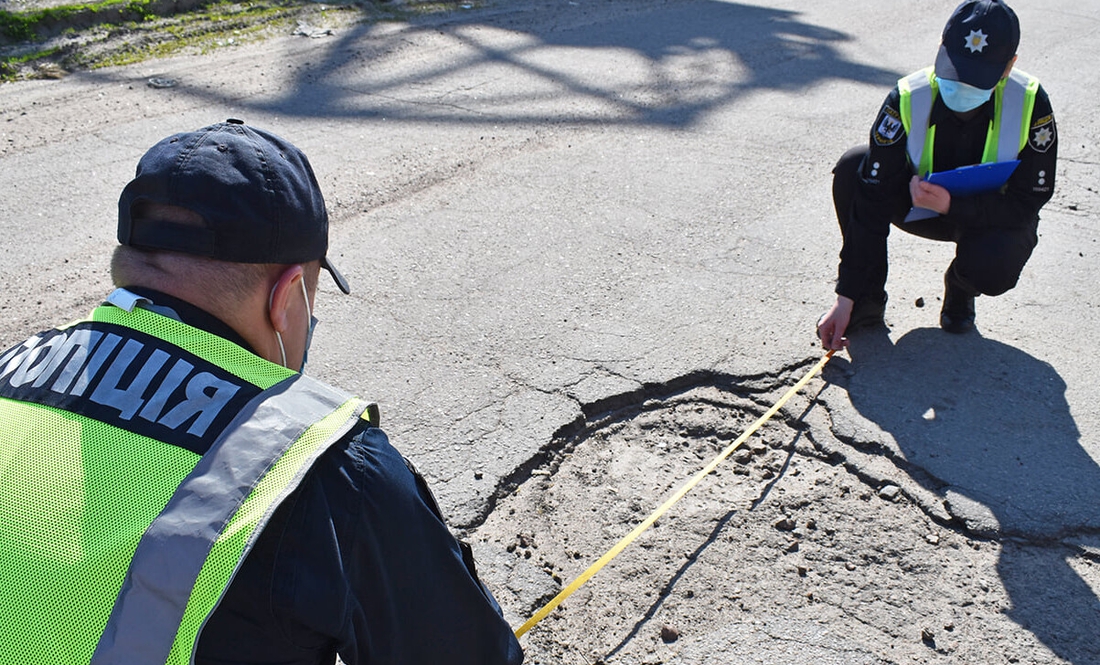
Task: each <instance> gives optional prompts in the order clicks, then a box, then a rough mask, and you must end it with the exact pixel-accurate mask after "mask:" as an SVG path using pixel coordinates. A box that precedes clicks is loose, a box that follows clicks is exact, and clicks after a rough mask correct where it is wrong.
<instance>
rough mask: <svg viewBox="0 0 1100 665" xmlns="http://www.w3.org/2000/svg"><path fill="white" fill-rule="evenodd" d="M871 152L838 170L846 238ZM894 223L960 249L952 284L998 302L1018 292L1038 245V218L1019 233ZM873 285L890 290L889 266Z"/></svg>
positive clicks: (836, 200)
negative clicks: (1012, 291) (1013, 290)
mask: <svg viewBox="0 0 1100 665" xmlns="http://www.w3.org/2000/svg"><path fill="white" fill-rule="evenodd" d="M868 152H869V148H868V146H867V145H866V144H864V145H860V146H857V147H855V148H852V149H851V150H849V151H848V152H846V153H844V156H842V157H841V158H840V161H838V162H837V164H836V167H834V169H833V205H834V206H835V208H836V215H837V221H838V222H839V223H840V232H841V234H844V233H845V231H846V227H847V225H848V220H849V219H851V213H852V205H853V201H854V198H855V195H856V186H857V183H858V182H859V173H860V165H861V164H862V162H863V159H864V158H865V157H866V156H867V153H868ZM890 222H891V224H893V225H894V226H896V227H897V228H899V229H901V230H902V231H905V232H906V233H912V234H913V235H917V236H920V237H922V238H928V239H930V240H939V241H944V242H953V243H955V260H954V261H952V262H951V265H950V266H949V267H948V270H947V279H949V280H952V281H953V282H954V283H955V284H957V285H958V286H959V287H961V288H963V289H964V290H965V291H969V292H970V293H971V294H972V295H978V294H982V293H984V294H986V295H990V296H998V295H1001V294H1002V293H1004V292H1006V291H1008V290H1009V289H1011V288H1013V287H1014V286H1016V282H1017V280H1018V279H1019V278H1020V273H1021V272H1022V271H1023V269H1024V264H1026V263H1027V260H1028V259H1029V258H1030V257H1031V251H1032V250H1033V249H1034V248H1035V245H1036V244H1037V243H1038V236H1037V233H1036V230H1037V228H1038V224H1039V220H1038V218H1036V219H1035V221H1034V223H1033V224H1030V225H1028V226H1025V227H1024V228H1018V229H1014V228H1000V227H994V228H975V229H972V228H964V227H961V226H960V225H958V224H956V223H954V222H952V221H950V220H948V219H946V218H944V217H933V218H931V219H924V220H916V221H912V222H905V221H902V218H900V217H899V218H896V219H891V220H890ZM872 279H873V281H874V282H875V287H876V290H881V289H884V287H885V284H886V265H882V266H881V275H874V276H873V277H872Z"/></svg>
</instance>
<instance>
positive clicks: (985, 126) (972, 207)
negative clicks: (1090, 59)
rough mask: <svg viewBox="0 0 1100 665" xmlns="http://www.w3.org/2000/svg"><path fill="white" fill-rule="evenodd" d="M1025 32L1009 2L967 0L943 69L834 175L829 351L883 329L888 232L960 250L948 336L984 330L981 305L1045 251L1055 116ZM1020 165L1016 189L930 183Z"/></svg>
mask: <svg viewBox="0 0 1100 665" xmlns="http://www.w3.org/2000/svg"><path fill="white" fill-rule="evenodd" d="M1019 42H1020V24H1019V20H1018V19H1017V18H1016V14H1015V13H1014V12H1013V11H1012V9H1011V8H1010V7H1009V6H1008V5H1006V4H1005V3H1004V2H1000V1H999V0H968V1H967V2H963V3H962V4H961V5H959V6H958V7H957V8H956V9H955V11H954V13H953V14H952V15H951V18H950V19H949V20H948V22H947V26H946V27H945V28H944V31H943V40H942V42H941V44H940V49H939V54H938V56H937V57H936V62H935V65H934V66H933V67H929V68H927V69H924V70H921V71H918V72H916V73H914V74H912V75H910V76H907V77H906V78H903V79H901V80H900V81H898V85H897V87H895V88H894V89H893V90H892V91H891V92H890V94H889V96H888V97H887V98H886V102H885V103H884V104H883V105H882V109H881V110H880V111H879V114H878V116H877V118H876V120H875V123H874V125H873V127H872V128H871V136H870V142H869V144H868V145H866V146H859V147H857V148H854V149H852V150H850V151H848V152H847V153H845V155H844V156H843V157H841V159H840V161H839V162H838V163H837V165H836V167H835V168H834V170H833V174H834V178H833V202H834V205H835V207H836V214H837V219H838V221H839V223H840V230H841V233H842V235H843V239H844V243H843V248H842V249H841V252H840V268H839V270H838V279H837V285H836V294H837V299H836V303H835V304H834V305H833V306H832V307H831V308H830V309H829V311H828V312H826V313H825V314H824V315H823V316H822V317H821V318H820V319H819V320H818V324H817V332H818V337H819V338H820V339H821V341H822V345H823V346H824V347H825V348H828V349H841V348H844V347H845V346H846V345H847V343H848V340H847V337H846V336H845V335H846V333H847V332H848V331H851V330H854V329H856V328H859V327H865V326H874V325H882V323H883V314H884V312H885V308H886V290H885V285H886V273H887V252H886V238H887V235H888V234H889V232H890V226H891V225H893V226H897V227H898V228H900V229H902V230H904V231H907V232H909V233H913V234H915V235H919V236H922V237H925V238H930V239H932V240H941V241H948V242H954V243H955V259H954V260H953V261H952V262H951V264H950V265H949V266H948V267H947V270H946V272H945V274H944V283H945V292H944V299H943V307H942V309H941V311H940V327H942V328H943V329H944V330H945V331H947V332H950V333H965V332H968V331H970V330H972V329H973V327H974V298H975V297H976V296H978V295H979V294H985V295H988V296H997V295H1001V294H1002V293H1005V292H1006V291H1008V290H1009V289H1011V288H1013V287H1014V286H1015V285H1016V282H1017V280H1018V279H1019V276H1020V272H1021V271H1022V270H1023V267H1024V264H1025V263H1026V262H1027V260H1028V258H1029V257H1030V256H1031V252H1032V250H1033V249H1034V247H1035V244H1036V243H1037V241H1038V237H1037V234H1036V229H1037V227H1038V223H1039V210H1040V209H1041V208H1042V207H1043V205H1044V204H1045V203H1046V202H1047V201H1049V200H1050V197H1051V195H1052V194H1053V192H1054V173H1055V164H1056V159H1057V152H1058V143H1057V137H1058V133H1057V130H1056V128H1055V123H1054V114H1053V111H1052V110H1051V106H1050V101H1049V100H1048V99H1047V94H1046V92H1045V91H1044V90H1043V88H1042V87H1041V86H1040V85H1039V82H1038V80H1036V79H1035V78H1034V77H1032V76H1030V75H1028V74H1026V73H1024V72H1022V71H1020V70H1019V69H1016V68H1015V67H1014V65H1015V63H1016V48H1017V46H1018V45H1019ZM1016 160H1018V161H1019V163H1018V164H1017V165H1016V166H1015V169H1014V170H1012V171H1011V175H1010V176H1009V177H1008V178H1007V181H1004V182H1003V183H1002V182H1001V181H1000V179H996V178H995V179H993V181H992V182H989V183H987V184H986V186H985V187H984V188H983V189H982V190H980V191H977V192H959V191H958V190H957V193H956V194H952V193H951V191H950V190H949V189H947V188H945V187H943V186H939V185H936V184H933V183H931V182H928V176H929V174H931V173H941V172H946V171H951V170H953V169H957V168H960V167H966V166H970V165H976V164H999V163H1006V165H1007V168H1008V169H1012V163H1013V162H1015V161H1016Z"/></svg>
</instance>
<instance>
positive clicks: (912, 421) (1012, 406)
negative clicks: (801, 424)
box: [848, 328, 1100, 665]
mask: <svg viewBox="0 0 1100 665" xmlns="http://www.w3.org/2000/svg"><path fill="white" fill-rule="evenodd" d="M850 352H851V356H852V359H853V360H852V367H853V369H854V370H855V373H854V375H853V376H852V379H851V382H850V385H849V387H848V392H849V396H850V399H851V401H852V404H853V406H854V407H855V408H856V409H857V410H858V411H859V412H860V413H861V414H862V415H863V416H864V417H865V418H867V419H868V420H870V421H872V422H874V423H876V424H877V425H878V426H879V427H881V428H882V429H883V430H884V431H886V432H888V433H890V434H891V435H892V436H893V438H894V440H895V441H896V442H897V445H898V447H899V448H900V450H901V452H902V454H903V455H904V457H905V459H906V461H907V462H908V463H910V464H912V465H916V466H918V467H920V468H921V469H923V470H926V471H927V472H928V474H930V476H931V478H928V477H924V476H923V474H916V475H917V476H918V477H917V479H918V480H921V477H923V478H924V479H923V481H922V482H923V483H924V484H926V485H930V487H929V489H931V490H933V491H935V492H936V493H937V494H938V495H940V496H943V497H945V498H947V499H948V500H949V502H950V501H951V499H952V497H956V501H958V500H960V499H959V498H958V497H962V499H961V500H962V501H967V502H973V503H972V504H970V505H971V506H975V505H977V506H984V509H982V508H979V512H985V511H986V510H987V511H988V513H986V514H987V515H989V514H990V513H991V517H992V519H993V520H995V523H993V524H986V525H985V527H986V528H989V529H990V532H989V533H988V534H986V535H991V536H993V537H995V538H997V540H999V541H1001V543H1002V545H1003V547H1002V551H1001V556H1000V559H999V561H998V564H997V569H998V572H999V574H1000V577H1001V580H1002V582H1003V584H1004V586H1005V589H1006V590H1007V592H1008V595H1009V597H1010V599H1011V608H1010V609H1008V610H1006V615H1007V616H1009V617H1010V618H1012V619H1013V621H1015V622H1016V623H1017V624H1019V625H1020V626H1021V627H1023V628H1025V629H1027V630H1029V631H1031V632H1032V633H1033V634H1034V635H1035V636H1036V637H1038V638H1039V639H1040V640H1041V641H1042V642H1043V644H1045V645H1046V646H1047V647H1048V648H1050V649H1051V650H1052V651H1053V652H1054V653H1056V654H1057V655H1058V656H1059V657H1061V658H1064V659H1065V660H1066V661H1068V662H1071V663H1075V664H1079V665H1084V664H1085V663H1096V662H1098V660H1097V659H1098V658H1100V611H1098V605H1100V600H1098V599H1097V597H1096V595H1095V593H1094V592H1093V591H1092V589H1091V588H1090V587H1089V585H1088V584H1087V583H1086V582H1085V581H1084V580H1083V579H1082V578H1081V577H1080V576H1079V575H1078V574H1077V572H1076V571H1075V570H1074V569H1073V568H1072V566H1071V561H1072V559H1074V558H1075V556H1076V554H1077V550H1076V549H1075V548H1072V547H1070V546H1067V545H1065V544H1063V543H1062V542H1061V540H1060V539H1063V538H1067V537H1071V536H1073V535H1074V534H1075V533H1090V532H1091V533H1095V532H1096V530H1097V528H1098V527H1100V518H1098V517H1097V513H1096V510H1095V507H1096V506H1097V505H1098V503H1100V467H1098V466H1097V463H1096V462H1095V461H1094V460H1093V459H1092V458H1091V457H1090V456H1089V455H1088V453H1086V452H1085V450H1084V449H1083V448H1082V447H1081V445H1080V441H1079V432H1078V429H1077V426H1076V423H1075V422H1074V419H1073V416H1072V415H1071V413H1070V409H1069V405H1068V403H1067V402H1066V398H1065V389H1066V385H1065V383H1064V382H1063V380H1062V378H1061V377H1060V376H1058V374H1057V372H1055V371H1054V369H1053V368H1052V367H1051V366H1050V365H1049V364H1047V363H1046V362H1043V361H1041V360H1038V359H1036V358H1033V357H1032V356H1030V355H1028V354H1026V353H1024V352H1022V351H1020V350H1018V349H1015V348H1013V347H1011V346H1008V345H1006V344H1002V343H1000V342H996V341H993V340H990V339H984V338H982V337H981V336H979V335H977V334H973V335H966V336H961V337H956V336H950V335H947V334H946V333H943V332H942V331H940V330H939V329H928V328H925V329H917V330H913V331H911V332H909V333H907V334H905V335H904V336H902V337H901V338H900V339H898V340H897V342H896V344H893V345H891V343H890V340H889V339H888V338H887V336H886V335H885V333H884V332H883V333H880V334H877V335H876V334H861V335H858V336H855V337H854V338H853V339H852V347H851V349H850ZM987 521H988V520H987ZM979 522H980V520H979ZM998 531H999V533H998ZM1004 536H1009V538H1007V539H1006V538H1003V537H1004Z"/></svg>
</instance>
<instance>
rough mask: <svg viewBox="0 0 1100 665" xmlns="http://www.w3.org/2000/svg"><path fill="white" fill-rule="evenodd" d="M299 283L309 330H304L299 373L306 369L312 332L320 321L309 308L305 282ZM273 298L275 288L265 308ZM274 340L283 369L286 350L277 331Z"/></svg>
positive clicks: (300, 281) (311, 342)
mask: <svg viewBox="0 0 1100 665" xmlns="http://www.w3.org/2000/svg"><path fill="white" fill-rule="evenodd" d="M299 283H300V284H301V285H302V297H303V298H305V300H306V314H307V315H308V316H309V328H308V329H307V330H306V348H305V351H303V352H302V366H301V367H299V368H298V371H299V372H301V371H303V370H305V368H306V360H307V359H308V358H309V346H310V345H311V344H313V331H314V330H316V329H317V324H318V323H320V321H319V320H318V319H317V317H316V316H313V311H312V310H311V308H310V306H309V293H308V292H307V291H306V281H305V280H304V279H303V280H299ZM274 298H275V288H274V287H272V289H271V294H270V295H269V296H268V298H267V306H268V307H269V308H270V307H271V303H272V302H273V300H274ZM275 339H276V340H278V342H279V354H280V356H281V357H282V360H283V367H286V366H287V364H286V348H285V347H283V336H282V335H280V334H279V331H278V330H276V331H275Z"/></svg>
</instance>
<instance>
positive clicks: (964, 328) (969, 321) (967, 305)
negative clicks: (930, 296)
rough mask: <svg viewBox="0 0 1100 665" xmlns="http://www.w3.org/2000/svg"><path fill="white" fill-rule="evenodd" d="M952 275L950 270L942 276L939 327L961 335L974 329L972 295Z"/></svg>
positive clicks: (971, 292)
mask: <svg viewBox="0 0 1100 665" xmlns="http://www.w3.org/2000/svg"><path fill="white" fill-rule="evenodd" d="M953 275H954V273H953V272H952V270H951V269H950V268H948V269H947V272H945V273H944V274H943V284H944V291H943V309H941V310H940V327H941V328H943V329H944V330H946V331H947V332H949V333H952V334H955V335H961V334H963V333H968V332H970V331H971V330H973V329H974V293H973V291H970V290H969V289H967V288H966V287H965V286H963V285H962V284H960V283H959V281H958V280H957V279H955V278H954V277H953Z"/></svg>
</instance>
